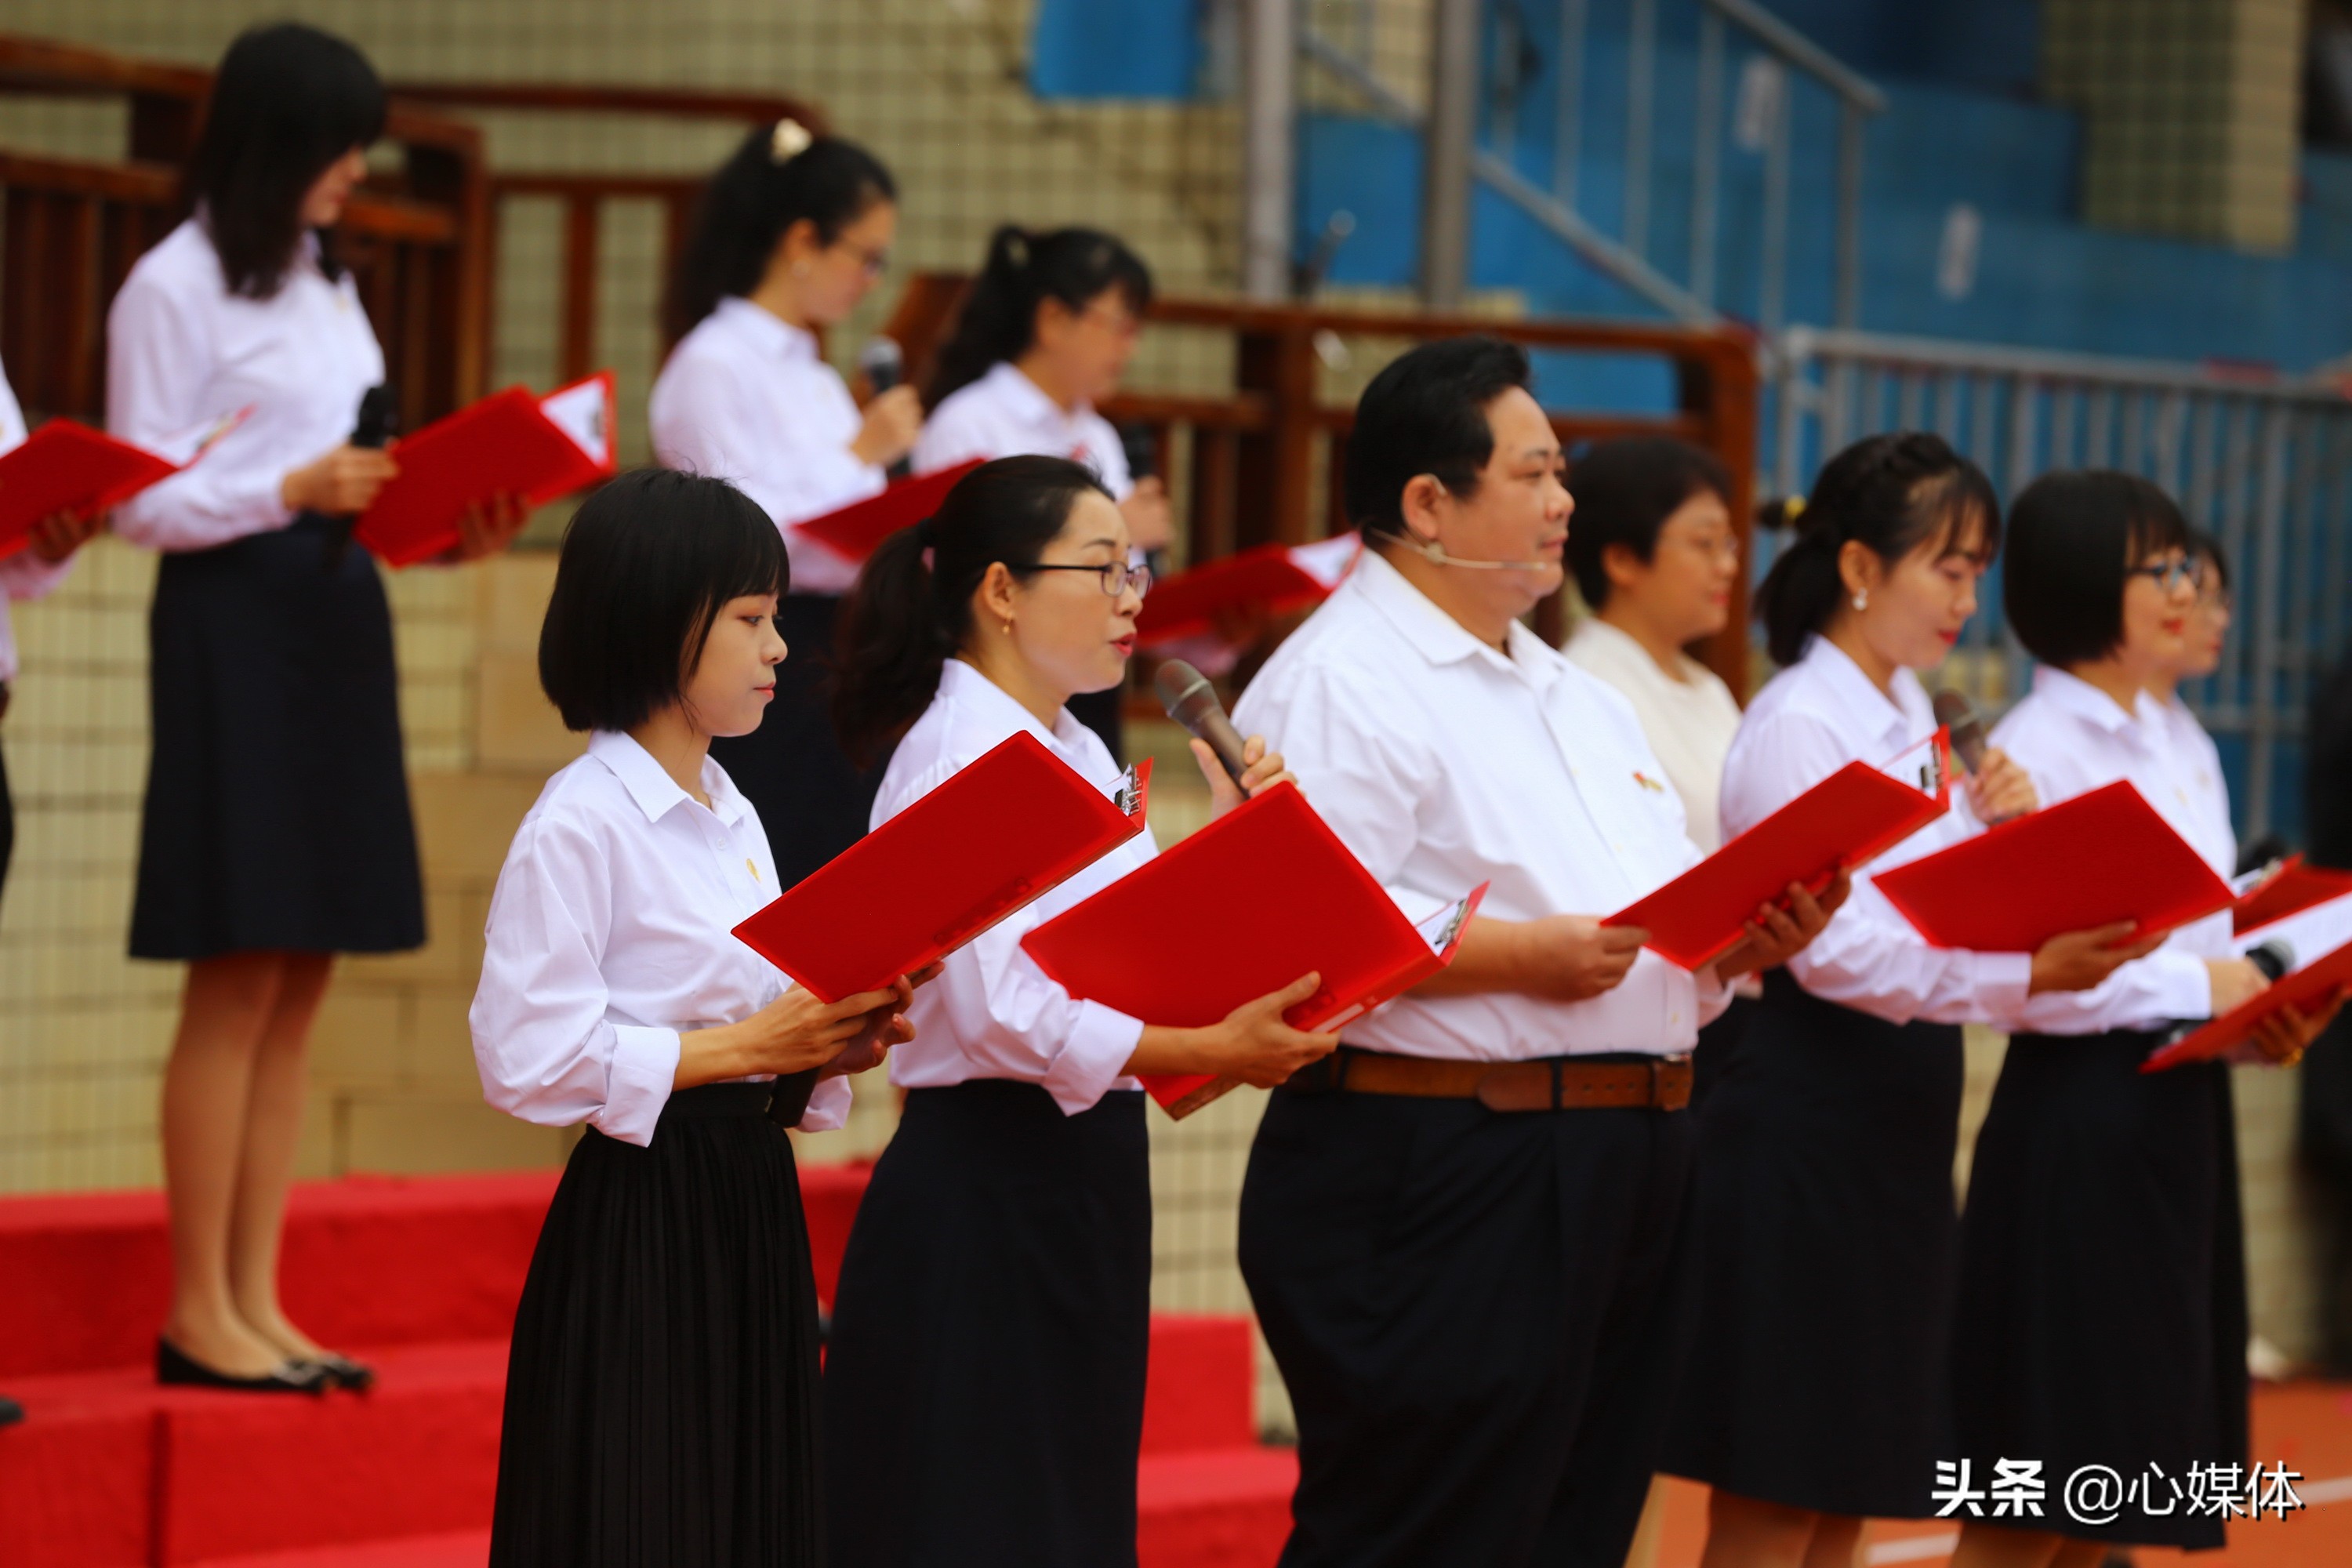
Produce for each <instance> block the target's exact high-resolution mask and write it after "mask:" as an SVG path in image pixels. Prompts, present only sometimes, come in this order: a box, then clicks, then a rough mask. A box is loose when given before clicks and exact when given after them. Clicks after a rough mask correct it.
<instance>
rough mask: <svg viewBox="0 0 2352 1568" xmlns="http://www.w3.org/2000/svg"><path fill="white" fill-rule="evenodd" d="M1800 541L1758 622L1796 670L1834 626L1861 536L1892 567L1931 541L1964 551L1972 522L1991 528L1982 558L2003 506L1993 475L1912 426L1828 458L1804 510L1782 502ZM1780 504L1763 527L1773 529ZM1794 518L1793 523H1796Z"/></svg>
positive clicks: (1775, 566)
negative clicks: (1851, 548) (1842, 565)
mask: <svg viewBox="0 0 2352 1568" xmlns="http://www.w3.org/2000/svg"><path fill="white" fill-rule="evenodd" d="M1776 505H1777V509H1778V510H1779V513H1780V519H1779V520H1780V521H1793V523H1794V525H1795V527H1796V530H1797V542H1795V543H1794V544H1792V545H1790V547H1789V548H1788V549H1786V550H1784V551H1782V552H1780V559H1779V560H1778V561H1775V562H1773V563H1772V570H1771V571H1770V573H1769V574H1767V575H1766V576H1765V578H1764V585H1763V586H1762V587H1761V588H1759V589H1758V590H1757V593H1756V615H1757V618H1758V619H1759V620H1761V621H1762V622H1763V623H1764V644H1765V647H1766V648H1767V649H1768V650H1769V652H1770V653H1771V655H1772V660H1773V662H1774V663H1775V664H1780V665H1783V666H1785V665H1791V664H1794V663H1796V662H1797V660H1799V659H1800V658H1803V657H1804V653H1805V645H1806V644H1807V643H1808V642H1810V641H1811V640H1812V637H1813V636H1814V634H1815V633H1817V632H1819V631H1821V630H1822V628H1823V627H1825V626H1828V625H1829V623H1830V617H1831V616H1833V615H1835V614H1836V613H1837V607H1838V604H1839V602H1840V601H1841V600H1843V598H1844V597H1845V579H1844V578H1843V576H1841V575H1840V574H1839V572H1838V552H1840V551H1841V550H1843V549H1844V547H1845V545H1846V542H1847V541H1849V540H1858V541H1860V542H1862V543H1864V544H1866V545H1868V546H1869V547H1870V549H1871V551H1872V552H1873V553H1874V554H1875V555H1876V556H1877V557H1878V558H1879V559H1880V560H1881V561H1883V562H1885V563H1886V564H1887V565H1889V566H1893V565H1894V564H1895V563H1896V562H1898V561H1900V560H1902V559H1903V558H1904V557H1905V556H1906V555H1908V554H1910V553H1911V552H1913V551H1914V550H1916V549H1918V548H1919V546H1921V545H1922V544H1925V543H1927V542H1929V541H1930V540H1938V539H1940V540H1943V541H1946V542H1948V543H1949V544H1951V545H1953V546H1957V545H1958V542H1959V541H1960V540H1961V539H1962V538H1963V537H1964V536H1965V531H1966V530H1967V528H1968V525H1969V521H1971V520H1974V521H1976V522H1977V524H1978V526H1979V528H1980V529H1981V530H1982V532H1981V533H1980V535H1979V539H1978V543H1977V552H1978V554H1979V558H1980V559H1981V560H1983V561H1984V562H1986V563H1990V561H1991V560H1992V558H1993V556H1994V555H1996V554H1997V553H1999V552H2000V498H1999V497H1997V496H1996V495H1994V494H1993V489H1992V481H1991V480H1990V479H1986V478H1985V476H1984V470H1982V469H1981V468H1978V467H1977V466H1976V465H1975V464H1974V463H1971V462H1969V460H1968V459H1967V458H1963V457H1961V456H1960V455H1959V454H1958V452H1955V451H1953V450H1952V448H1951V447H1950V446H1949V445H1948V444H1947V443H1946V442H1945V440H1944V438H1943V437H1940V436H1936V435H1931V434H1929V433H1928V432H1927V431H1924V430H1903V431H1897V432H1895V433H1893V434H1890V435H1885V436H1871V437H1865V438H1864V439H1862V440H1860V441H1856V442H1855V443H1854V444H1853V446H1851V447H1847V448H1846V449H1845V450H1844V451H1843V452H1840V453H1839V454H1838V455H1837V456H1836V457H1834V458H1831V459H1830V460H1829V464H1828V466H1827V467H1825V468H1822V472H1821V477H1820V478H1819V479H1815V480H1814V481H1813V493H1812V494H1811V496H1810V497H1808V498H1807V499H1806V500H1804V502H1803V503H1802V504H1801V507H1800V506H1798V505H1795V504H1793V503H1789V502H1780V503H1776ZM1774 510H1775V508H1767V509H1766V510H1765V511H1764V513H1763V514H1762V515H1760V516H1759V520H1758V521H1759V522H1762V523H1765V524H1766V525H1768V526H1769V525H1770V524H1771V523H1772V522H1773V521H1775V519H1774V516H1773V512H1774ZM1790 513H1793V514H1794V515H1793V518H1791V517H1790Z"/></svg>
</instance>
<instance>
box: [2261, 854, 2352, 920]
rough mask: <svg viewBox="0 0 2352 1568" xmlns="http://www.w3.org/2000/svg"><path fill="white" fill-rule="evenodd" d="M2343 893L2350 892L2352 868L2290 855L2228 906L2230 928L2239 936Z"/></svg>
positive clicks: (2336, 897) (2351, 889)
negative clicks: (2234, 904)
mask: <svg viewBox="0 0 2352 1568" xmlns="http://www.w3.org/2000/svg"><path fill="white" fill-rule="evenodd" d="M2347 893H2352V871H2326V870H2322V869H2321V868H2318V867H2316V866H2306V865H2305V864H2304V863H2303V857H2302V856H2300V855H2290V856H2288V857H2287V858H2285V859H2284V860H2282V861H2280V862H2279V864H2278V865H2277V866H2276V867H2275V868H2273V869H2272V871H2271V874H2270V875H2269V876H2267V877H2264V878H2263V879H2262V880H2260V881H2258V882H2256V883H2255V884H2254V885H2253V887H2252V888H2251V889H2247V892H2246V895H2245V896H2244V897H2243V898H2242V899H2240V900H2238V903H2237V907H2236V908H2235V909H2233V910H2231V930H2232V931H2235V932H2236V934H2238V935H2239V936H2243V935H2245V934H2246V933H2247V932H2248V931H2260V930H2262V928H2263V927H2264V926H2266V925H2273V924H2275V923H2277V922H2278V921H2283V920H2284V919H2286V918H2287V916H2289V915H2299V914H2301V913H2303V911H2304V910H2308V909H2315V908H2317V907H2318V906H2319V905H2321V904H2324V903H2326V902H2328V901H2330V900H2335V899H2340V898H2342V897H2344V895H2345V894H2347Z"/></svg>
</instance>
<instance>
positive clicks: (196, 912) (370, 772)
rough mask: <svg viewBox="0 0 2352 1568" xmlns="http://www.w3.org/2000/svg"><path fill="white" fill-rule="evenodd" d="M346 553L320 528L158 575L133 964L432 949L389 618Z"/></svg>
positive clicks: (313, 524) (173, 558) (360, 563)
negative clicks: (229, 955)
mask: <svg viewBox="0 0 2352 1568" xmlns="http://www.w3.org/2000/svg"><path fill="white" fill-rule="evenodd" d="M343 535H344V531H343V530H342V528H341V526H340V525H338V524H335V523H332V522H330V521H327V520H326V519H324V518H319V517H312V516H307V515H306V516H304V517H301V518H298V519H296V520H295V521H294V522H292V523H291V524H289V526H287V527H285V528H282V529H278V530H274V531H270V532H268V533H257V534H250V535H247V537H246V538H243V539H239V540H236V541H234V542H230V543H227V544H224V545H220V546H218V547H217V548H215V549H212V550H200V551H193V552H187V553H184V554H174V555H166V556H164V557H163V565H162V568H161V570H160V571H159V572H158V573H157V574H156V580H155V601H154V605H153V606H152V609H151V610H150V611H149V613H148V623H147V624H148V644H149V673H148V691H149V707H150V713H151V721H152V726H153V731H154V750H153V753H152V757H151V759H150V761H149V763H148V768H147V800H146V806H145V809H144V811H143V813H142V816H141V821H140V834H139V879H138V891H137V894H136V896H135V899H134V901H133V903H132V905H131V956H132V957H133V958H164V959H193V958H210V957H213V956H215V955H216V954H220V953H226V952H267V951H288V952H401V951H403V950H404V949H408V948H413V947H417V946H421V945H422V944H423V942H424V941H425V889H424V882H423V879H422V877H421V874H420V873H419V870H418V868H417V859H416V830H415V826H414V824H413V822H412V820H411V818H410V816H409V809H408V775H407V772H406V768H405V763H404V760H403V757H402V754H401V742H400V691H399V676H398V672H397V671H396V670H395V668H394V664H393V654H392V613H391V610H390V608H389V606H388V605H386V604H385V601H384V594H383V580H382V578H381V577H379V576H378V575H377V573H376V565H375V562H374V561H373V559H372V558H371V557H370V556H369V555H368V553H367V552H366V551H364V550H362V549H360V548H359V547H358V546H357V545H352V546H349V547H348V548H345V547H343V542H342V541H343Z"/></svg>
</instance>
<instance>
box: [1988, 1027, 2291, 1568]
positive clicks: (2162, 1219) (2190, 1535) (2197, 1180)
mask: <svg viewBox="0 0 2352 1568" xmlns="http://www.w3.org/2000/svg"><path fill="white" fill-rule="evenodd" d="M2156 1043H2157V1037H2155V1036H2153V1035H2148V1034H2145V1033H2140V1032H2137V1031H2134V1030H2116V1031H2115V1032H2113V1033H2110V1034H2105V1035H2092V1036H2076V1037H2058V1036H2042V1035H2020V1036H2018V1037H2016V1038H2014V1039H2012V1040H2011V1042H2010V1045H2009V1056H2008V1058H2007V1059H2006V1060H2004V1061H2003V1062H2002V1064H2001V1069H2000V1084H1999V1086H1998V1087H1996V1088H1995V1089H1994V1090H1993V1098H1992V1107H1991V1109H1990V1110H1988V1111H1987V1112H1986V1114H1985V1124H1984V1130H1983V1131H1981V1132H1980V1133H1979V1134H1978V1136H1977V1146H1976V1158H1975V1161H1974V1163H1973V1164H1972V1165H1971V1167H1970V1169H1969V1205H1968V1212H1967V1215H1966V1217H1965V1218H1964V1219H1963V1221H1962V1222H1961V1231H1960V1236H1961V1241H1960V1284H1959V1320H1958V1327H1957V1329H1956V1331H1955V1333H1954V1338H1953V1351H1952V1363H1953V1366H1952V1371H1953V1382H1954V1390H1955V1405H1956V1412H1957V1415H1958V1427H1959V1446H1958V1450H1957V1452H1958V1455H1959V1456H1961V1457H1964V1458H1969V1459H1970V1460H1971V1461H1972V1464H1971V1469H1972V1474H1973V1475H1974V1476H1975V1477H1976V1478H1979V1479H1978V1481H1977V1483H1976V1484H1978V1485H1981V1484H1982V1481H1981V1479H1980V1478H1983V1477H1986V1476H1989V1475H1990V1474H1991V1473H1992V1467H1993V1462H1994V1460H1995V1459H1998V1458H2011V1459H2039V1460H2041V1461H2042V1477H2043V1479H2044V1480H2045V1481H2046V1483H2047V1485H2048V1500H2047V1504H2046V1508H2047V1511H2046V1513H2045V1515H2044V1517H2042V1518H2041V1519H2037V1520H2033V1521H2030V1522H2031V1524H2032V1528H2034V1529H2037V1530H2040V1529H2047V1530H2051V1531H2056V1532H2057V1533H2059V1534H2062V1535H2071V1536H2078V1537H2082V1538H2084V1539H2088V1540H2101V1541H2112V1542H2131V1543H2146V1544H2148V1545H2169V1546H2184V1547H2212V1546H2220V1545H2221V1544H2222V1539H2223V1525H2222V1521H2221V1520H2220V1519H2218V1518H2214V1517H2212V1516H2211V1515H2210V1513H2209V1512H2204V1511H2200V1512H2197V1513H2194V1514H2192V1513H2191V1512H2190V1511H2189V1510H2188V1509H2186V1508H2183V1507H2179V1506H2173V1507H2171V1508H2170V1509H2169V1510H2168V1511H2163V1512H2150V1511H2149V1510H2146V1509H2144V1508H2142V1507H2139V1506H2137V1505H2135V1504H2133V1503H2130V1502H2126V1505H2125V1506H2124V1507H2122V1508H2121V1509H2120V1510H2117V1512H2116V1518H2115V1519H2114V1520H2113V1521H2112V1522H2109V1523H2105V1524H2097V1523H2090V1522H2085V1521H2084V1520H2081V1519H2077V1518H2075V1517H2074V1516H2073V1515H2072V1513H2070V1510H2068V1509H2067V1508H2065V1507H2064V1506H2063V1504H2062V1500H2061V1499H2062V1493H2061V1488H2062V1487H2063V1485H2064V1483H2065V1481H2066V1480H2067V1479H2068V1478H2069V1477H2070V1476H2072V1475H2074V1472H2075V1471H2076V1470H2077V1469H2079V1468H2082V1467H2084V1466H2086V1465H2103V1466H2105V1467H2107V1468H2110V1469H2112V1470H2114V1471H2115V1472H2116V1474H2117V1475H2118V1476H2120V1477H2121V1478H2123V1479H2124V1480H2125V1481H2126V1483H2128V1482H2129V1481H2131V1480H2132V1479H2134V1478H2136V1477H2137V1478H2148V1477H2152V1476H2155V1475H2159V1474H2160V1475H2162V1476H2164V1477H2168V1478H2170V1479H2172V1480H2175V1481H2178V1482H2179V1484H2180V1485H2181V1487H2182V1488H2183V1489H2187V1488H2188V1486H2189V1468H2190V1467H2191V1466H2192V1465H2193V1466H2197V1467H2200V1468H2205V1467H2210V1466H2211V1465H2214V1464H2217V1463H2218V1464H2221V1465H2242V1464H2243V1463H2244V1462H2245V1461H2246V1458H2247V1447H2248V1435H2247V1398H2248V1394H2247V1380H2246V1337H2247V1317H2246V1278H2245V1247H2244V1241H2243V1236H2242V1230H2241V1218H2240V1215H2239V1209H2238V1153H2237V1132H2236V1129H2235V1127H2234V1125H2233V1124H2232V1121H2231V1103H2230V1073H2229V1068H2226V1067H2223V1066H2221V1064H2220V1063H2217V1062H2207V1063H2201V1064H2199V1065H2196V1066H2192V1067H2185V1068H2172V1069H2170V1070H2168V1071H2165V1072H2160V1073H2142V1072H2141V1071H2140V1070H2139V1064H2140V1063H2141V1061H2142V1060H2144V1059H2145V1058H2147V1053H2148V1051H2149V1050H2150V1049H2151V1048H2152V1047H2154V1045H2155V1044H2156ZM2151 1465H2154V1466H2156V1467H2157V1469H2156V1470H2155V1471H2151V1470H2150V1468H2149V1467H2150V1466H2151ZM2156 1498H2157V1501H2158V1505H2159V1507H2162V1506H2163V1505H2164V1504H2167V1503H2171V1502H2173V1499H2172V1495H2171V1492H2170V1489H2169V1488H2168V1486H2163V1485H2159V1486H2158V1490H2157V1493H2156ZM1993 1522H1996V1523H1998V1522H2001V1521H1993Z"/></svg>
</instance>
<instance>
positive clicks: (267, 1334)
mask: <svg viewBox="0 0 2352 1568" xmlns="http://www.w3.org/2000/svg"><path fill="white" fill-rule="evenodd" d="M284 956H285V960H286V964H285V977H284V979H283V980H282V981H281V982H280V984H279V985H278V996H277V1005H275V1006H274V1007H272V1008H271V1009H270V1013H269V1019H268V1025H267V1026H266V1027H265V1028H264V1029H263V1030H262V1033H261V1040H260V1048H259V1050H258V1051H257V1054H256V1055H255V1058H254V1063H253V1087H252V1091H251V1095H250V1097H249V1099H248V1100H247V1106H246V1119H245V1146H244V1150H243V1157H242V1160H241V1162H240V1163H239V1164H238V1167H237V1173H236V1201H235V1204H234V1205H233V1207H232V1209H231V1211H230V1222H229V1233H228V1255H227V1256H228V1282H229V1292H230V1298H231V1300H234V1301H235V1302H236V1311H237V1316H238V1317H240V1318H242V1319H243V1320H244V1321H246V1322H247V1324H249V1325H250V1326H251V1327H252V1328H253V1330H254V1331H255V1332H256V1333H257V1334H259V1335H260V1336H261V1337H262V1338H263V1339H265V1340H267V1341H268V1342H270V1344H271V1345H273V1346H275V1347H276V1349H277V1350H278V1353H280V1354H281V1355H288V1356H296V1357H299V1356H313V1355H317V1354H319V1353H320V1351H321V1350H322V1348H323V1347H321V1346H320V1344H319V1342H317V1341H315V1340H313V1339H311V1338H310V1335H308V1334H306V1333H304V1332H302V1331H301V1330H299V1329H298V1328H296V1327H295V1326H294V1325H293V1324H292V1323H290V1322H289V1321H287V1318H286V1312H285V1309H284V1308H282V1307H281V1306H280V1305H279V1304H278V1241H279V1238H280V1237H282V1236H283V1235H284V1233H285V1229H286V1194H287V1189H288V1188H289V1186H291V1185H292V1184H293V1180H294V1156H295V1154H296V1152H297V1151H298V1150H299V1147H300V1145H301V1140H302V1110H303V1106H304V1103H305V1100H306V1097H307V1093H308V1090H309V1088H310V1023H311V1020H312V1019H314V1018H315V1017H317V1016H318V1012H319V1000H320V997H321V996H323V995H324V994H326V989H327V976H328V974H329V973H330V972H331V970H332V968H333V966H334V958H333V955H332V954H330V953H324V952H294V953H288V954H285V955H284Z"/></svg>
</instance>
